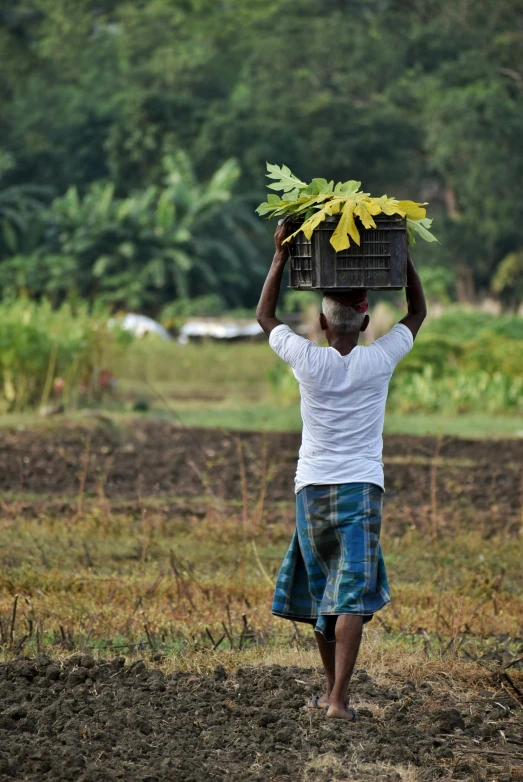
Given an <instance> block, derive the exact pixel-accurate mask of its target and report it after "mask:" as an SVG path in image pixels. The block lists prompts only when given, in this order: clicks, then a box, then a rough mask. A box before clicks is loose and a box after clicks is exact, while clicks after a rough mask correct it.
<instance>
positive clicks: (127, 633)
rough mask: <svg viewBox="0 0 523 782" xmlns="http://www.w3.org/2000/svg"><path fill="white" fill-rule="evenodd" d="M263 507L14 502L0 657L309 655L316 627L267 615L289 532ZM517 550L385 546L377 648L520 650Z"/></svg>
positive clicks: (1, 590) (400, 542)
mask: <svg viewBox="0 0 523 782" xmlns="http://www.w3.org/2000/svg"><path fill="white" fill-rule="evenodd" d="M73 507H74V506H73ZM203 507H205V503H204V506H203ZM4 510H5V509H4ZM262 511H263V508H262V506H261V504H260V505H258V506H257V508H255V509H254V510H253V511H252V512H248V513H247V511H246V508H245V506H244V508H243V510H242V509H238V508H237V506H236V507H235V506H230V507H225V506H217V505H214V504H212V503H207V510H206V513H205V515H204V517H203V518H201V517H194V518H187V517H186V516H185V517H183V518H169V517H167V516H166V514H165V513H163V512H161V509H160V508H159V507H158V504H157V503H156V504H155V503H145V502H143V501H137V502H136V503H135V506H134V507H130V506H129V504H128V507H127V510H126V512H125V513H123V512H122V510H121V509H119V508H118V507H113V506H111V505H110V503H108V501H107V500H105V499H103V498H101V499H99V500H98V501H96V502H95V501H93V500H89V501H84V502H83V504H82V506H79V505H78V504H77V506H76V511H71V510H69V511H67V512H64V513H60V512H59V511H57V508H56V502H54V503H53V506H52V511H50V510H46V506H45V503H43V504H42V503H39V505H38V510H36V511H35V513H34V515H33V516H32V517H31V518H28V517H27V515H25V516H24V515H20V511H19V508H18V507H17V506H16V505H13V506H12V507H11V508H8V509H7V513H5V516H4V521H3V523H2V527H1V531H0V546H1V552H2V553H1V557H2V572H1V575H0V615H1V618H2V621H1V628H0V630H1V635H2V645H3V649H4V651H7V652H9V651H11V652H12V651H16V652H20V651H24V650H25V651H27V650H33V651H34V650H36V649H37V648H45V647H48V646H55V647H57V648H61V649H64V650H72V649H73V648H78V647H79V648H82V649H95V650H100V651H103V650H105V649H110V650H114V651H116V652H119V653H132V652H133V651H135V652H136V651H144V650H148V651H149V652H153V653H156V652H158V653H159V652H162V653H164V652H165V653H168V654H170V655H172V656H174V658H175V659H176V661H177V664H186V663H185V662H184V658H185V657H186V655H187V653H188V651H189V650H190V652H191V655H190V657H191V660H192V661H193V662H192V663H191V664H197V663H196V661H197V659H198V654H199V653H200V652H202V653H203V655H204V656H205V655H206V656H207V657H208V656H209V653H210V652H212V651H213V647H217V649H216V651H217V652H218V653H219V655H221V656H225V657H227V656H228V655H232V657H231V659H232V658H233V657H235V653H238V654H240V653H241V656H243V657H245V659H248V658H250V656H251V655H252V659H253V660H256V659H257V656H258V655H260V656H261V658H262V659H263V660H265V661H266V660H268V659H271V655H279V654H284V653H285V647H288V645H289V643H291V644H294V645H297V646H298V647H301V648H302V651H303V654H308V653H309V652H308V650H307V649H303V647H307V645H308V644H309V643H310V642H311V635H312V634H311V631H310V629H309V628H308V627H307V626H303V625H300V626H299V627H298V626H296V625H293V624H291V623H289V622H285V621H282V620H280V619H277V618H275V617H273V616H272V615H271V614H270V601H271V593H272V583H273V581H274V578H275V574H276V572H277V568H278V566H279V564H280V562H281V559H282V556H283V554H284V551H285V548H286V545H287V542H288V539H289V537H290V530H291V527H290V523H289V524H288V523H286V522H283V521H282V522H281V523H279V524H275V525H271V526H269V525H267V524H265V523H262V520H261V519H262ZM520 546H521V542H520V541H519V540H515V539H514V538H510V537H508V536H507V535H500V536H498V537H492V538H490V539H489V540H485V539H484V538H483V537H482V536H481V534H480V533H478V532H466V531H461V532H459V531H457V532H456V534H455V535H453V536H452V538H449V537H447V538H442V539H438V540H436V541H433V540H431V538H430V533H427V535H422V534H420V533H419V532H416V531H412V530H411V531H409V532H408V533H407V534H406V535H405V536H403V537H402V538H401V539H400V538H395V539H394V540H387V539H385V540H384V549H385V555H386V560H387V562H388V569H389V577H390V581H391V584H392V587H393V605H392V607H391V608H389V609H387V610H385V611H383V612H381V614H380V615H379V617H378V618H377V620H375V622H374V623H373V625H374V627H375V629H374V630H373V631H372V632H371V633H370V634H369V637H372V638H378V639H379V643H378V646H377V647H376V649H375V651H376V652H378V651H379V650H381V651H380V652H379V654H386V653H387V654H388V652H387V650H388V649H389V648H390V646H391V645H392V646H396V647H397V645H398V642H401V644H402V646H403V647H404V648H405V649H406V650H411V651H412V652H413V653H414V654H415V657H416V659H418V658H419V652H420V651H422V652H424V654H425V655H426V656H427V657H428V658H429V659H430V658H434V659H439V658H441V657H444V658H445V660H446V663H448V661H449V660H452V659H453V658H455V657H459V656H462V653H463V652H464V651H466V652H468V653H469V654H471V655H472V656H478V654H479V653H484V652H485V650H487V649H488V648H489V647H495V648H496V649H500V648H501V647H503V646H504V647H505V648H504V650H502V652H500V653H501V654H504V655H505V657H506V659H510V657H507V655H510V654H514V655H515V654H517V653H518V649H519V648H520V646H521V643H522V641H521V636H522V627H521V617H522V616H523V600H522V594H523V574H522V572H521V566H520V551H519V549H520ZM16 595H18V598H16V615H15V616H13V608H14V606H15V596H16ZM518 639H519V640H518ZM279 647H284V648H283V649H281V648H279ZM300 653H301V652H300ZM379 654H378V657H379ZM213 657H214V656H213ZM505 657H504V658H503V659H505ZM209 659H210V658H209ZM235 659H236V658H235ZM388 664H389V663H387V665H388Z"/></svg>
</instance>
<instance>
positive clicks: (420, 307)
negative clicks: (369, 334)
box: [400, 250, 427, 338]
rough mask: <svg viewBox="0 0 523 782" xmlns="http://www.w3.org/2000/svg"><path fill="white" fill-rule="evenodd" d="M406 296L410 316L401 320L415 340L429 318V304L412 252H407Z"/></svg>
mask: <svg viewBox="0 0 523 782" xmlns="http://www.w3.org/2000/svg"><path fill="white" fill-rule="evenodd" d="M405 295H406V297H407V307H408V310H409V312H408V315H405V317H404V318H402V319H401V320H400V323H403V325H404V326H407V328H408V329H410V331H411V332H412V337H413V338H414V337H415V336H416V334H417V333H418V331H419V329H420V327H421V324H422V323H423V321H424V320H425V318H426V317H427V303H426V301H425V294H424V293H423V286H422V284H421V280H420V278H419V275H418V272H417V271H416V269H415V268H414V264H413V262H412V258H411V257H410V252H409V251H408V250H407V287H406V288H405Z"/></svg>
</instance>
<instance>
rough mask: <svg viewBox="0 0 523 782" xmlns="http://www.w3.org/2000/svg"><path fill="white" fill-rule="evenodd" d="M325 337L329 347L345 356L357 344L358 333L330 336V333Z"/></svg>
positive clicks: (351, 332)
mask: <svg viewBox="0 0 523 782" xmlns="http://www.w3.org/2000/svg"><path fill="white" fill-rule="evenodd" d="M326 336H327V342H328V343H329V347H331V348H334V349H335V350H337V351H338V353H341V355H342V356H347V355H348V354H349V353H350V352H351V350H352V349H353V348H355V347H356V345H357V344H358V339H359V337H360V332H359V331H350V332H349V333H348V334H337V333H334V334H331V333H330V332H327V335H326Z"/></svg>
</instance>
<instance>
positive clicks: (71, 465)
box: [0, 421, 523, 534]
mask: <svg viewBox="0 0 523 782" xmlns="http://www.w3.org/2000/svg"><path fill="white" fill-rule="evenodd" d="M299 443H300V437H299V435H296V434H266V435H259V434H253V433H250V432H249V433H240V434H234V435H231V434H228V433H227V432H221V431H219V430H213V429H189V430H185V429H180V428H176V427H174V426H172V425H171V424H168V423H164V422H151V421H147V422H146V421H143V422H137V423H134V424H133V426H132V427H127V428H125V429H123V428H122V429H117V428H115V427H114V426H113V425H111V423H110V422H107V423H105V424H104V422H103V421H102V422H101V423H100V424H98V425H97V426H95V427H94V428H93V427H89V428H87V427H86V428H84V429H81V428H79V427H78V426H77V425H75V426H71V427H66V426H64V427H61V428H60V429H58V430H51V431H6V432H2V433H1V435H0V491H1V492H2V493H3V495H4V497H5V496H6V494H7V495H8V496H10V495H12V494H16V495H17V496H18V497H19V498H20V499H21V500H22V505H24V503H23V498H24V495H25V496H30V497H31V499H30V501H29V502H27V503H25V506H26V512H27V513H32V512H34V508H35V504H34V501H35V499H37V496H38V495H42V496H46V497H47V498H51V499H52V498H55V500H56V501H57V502H58V503H59V504H63V502H64V499H65V501H66V502H67V501H68V500H71V499H74V498H76V496H77V495H78V492H79V491H85V493H86V494H93V495H95V496H96V495H99V494H100V493H103V494H104V495H105V496H106V497H108V498H113V499H117V498H119V499H122V498H126V499H129V500H131V501H132V500H135V499H136V498H137V497H138V496H143V497H154V496H157V497H164V498H167V499H168V500H172V501H173V502H175V503H179V501H184V500H188V501H190V503H191V508H192V509H194V508H195V507H196V506H195V505H194V502H195V501H199V500H202V499H205V498H206V497H208V496H213V497H219V498H223V499H225V500H233V501H234V500H236V501H242V474H243V476H244V491H245V493H246V494H248V495H249V498H250V499H253V498H254V497H256V496H259V493H260V492H263V493H264V495H265V497H266V505H267V508H268V511H267V513H266V517H265V520H266V521H267V522H268V523H270V522H271V520H273V519H274V518H275V517H276V516H278V515H279V514H280V513H281V508H282V503H283V504H288V506H289V509H290V513H291V515H292V513H293V477H294V471H295V467H296V458H297V452H298V448H299ZM384 462H385V471H386V484H387V494H386V502H385V517H384V524H385V525H387V529H388V530H389V532H390V533H391V534H392V533H394V534H401V533H403V532H404V531H405V530H406V529H408V528H409V527H410V526H414V527H421V526H422V525H423V524H424V523H425V521H424V520H426V518H427V514H428V513H430V512H432V513H434V511H437V512H438V517H439V518H438V524H439V525H440V526H441V527H442V528H443V529H445V528H448V529H449V530H452V529H453V528H455V526H456V521H459V525H460V526H463V525H464V524H465V525H467V524H468V525H469V526H470V527H473V528H475V529H481V530H482V531H486V532H490V533H493V532H495V531H507V532H515V531H516V530H517V529H519V527H520V526H521V503H522V491H523V486H522V480H521V466H522V464H523V439H520V440H499V441H492V440H488V441H481V440H480V441H478V440H458V439H454V438H449V437H445V438H441V439H438V438H436V437H409V436H400V435H389V436H388V437H385V440H384ZM35 495H36V497H35Z"/></svg>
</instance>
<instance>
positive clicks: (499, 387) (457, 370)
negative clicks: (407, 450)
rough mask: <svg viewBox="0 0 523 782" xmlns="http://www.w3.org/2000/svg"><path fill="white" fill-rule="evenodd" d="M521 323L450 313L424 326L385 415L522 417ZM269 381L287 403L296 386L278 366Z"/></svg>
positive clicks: (397, 376)
mask: <svg viewBox="0 0 523 782" xmlns="http://www.w3.org/2000/svg"><path fill="white" fill-rule="evenodd" d="M522 344H523V319H522V318H520V317H517V316H509V315H503V316H501V317H495V316H492V315H486V314H485V313H482V312H477V311H472V310H471V311H468V310H461V309H458V308H455V307H453V308H451V309H449V310H448V311H446V312H445V313H444V314H443V315H442V316H441V317H439V318H434V319H432V320H429V321H428V323H427V324H426V325H425V326H424V327H423V329H422V330H421V331H420V333H419V335H418V337H417V338H416V341H415V343H414V347H413V349H412V351H411V352H410V353H409V354H408V355H407V356H406V357H405V358H404V359H403V361H401V363H400V364H399V365H398V367H397V368H396V371H395V372H394V375H393V377H392V381H391V385H390V393H389V401H388V409H389V410H391V411H392V412H397V413H409V412H443V413H451V414H452V413H463V412H488V413H505V412H511V413H523V367H522V364H521V346H522ZM269 380H270V382H271V385H272V387H273V389H274V390H275V391H276V393H277V394H278V397H279V398H280V399H282V400H283V401H284V402H286V403H290V402H295V401H297V399H298V398H299V392H298V384H297V383H296V381H295V379H294V376H293V374H292V371H291V370H290V368H288V367H287V366H286V365H284V364H283V362H278V363H277V364H275V366H274V368H273V369H271V371H270V374H269Z"/></svg>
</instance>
